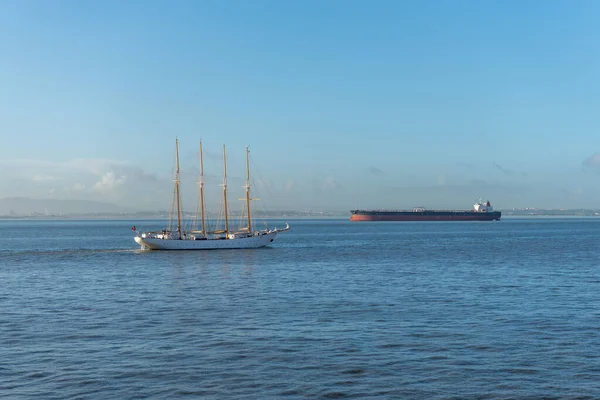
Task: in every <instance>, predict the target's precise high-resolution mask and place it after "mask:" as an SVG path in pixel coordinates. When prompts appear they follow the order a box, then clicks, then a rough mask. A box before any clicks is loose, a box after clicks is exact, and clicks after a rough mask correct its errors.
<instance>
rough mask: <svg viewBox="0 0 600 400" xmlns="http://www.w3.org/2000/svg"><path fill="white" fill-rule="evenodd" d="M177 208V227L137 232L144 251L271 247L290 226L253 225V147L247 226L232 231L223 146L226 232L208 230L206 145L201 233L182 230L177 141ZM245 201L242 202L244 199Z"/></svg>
mask: <svg viewBox="0 0 600 400" xmlns="http://www.w3.org/2000/svg"><path fill="white" fill-rule="evenodd" d="M175 160H176V161H175V163H176V170H175V190H174V192H175V193H174V195H175V201H174V203H175V205H176V213H177V228H176V229H172V230H170V229H164V230H161V231H156V232H137V234H136V236H135V238H134V240H135V241H136V243H138V244H139V245H141V246H142V249H143V250H212V249H255V248H259V247H265V246H267V245H269V244H270V243H271V242H273V240H275V237H276V236H277V234H279V233H281V232H284V231H287V230H289V229H290V226H289V225H288V224H287V223H286V224H285V228H282V229H277V228H274V229H268V228H266V229H262V230H256V229H254V228H253V226H252V218H251V210H250V202H251V201H252V200H256V199H252V198H251V196H250V162H249V148H248V146H246V185H245V186H244V188H245V189H246V196H245V199H244V200H245V201H246V213H247V219H246V226H244V227H242V228H240V229H237V230H235V229H231V230H230V228H229V213H228V207H227V153H226V151H225V145H223V184H222V185H221V186H222V187H223V207H224V219H225V226H224V229H220V230H213V231H209V230H207V221H206V216H205V203H204V163H203V160H202V142H200V180H199V182H198V184H199V187H200V193H199V207H198V208H199V209H200V210H199V211H200V215H201V219H200V221H201V225H200V229H199V230H188V231H185V230H183V229H182V218H181V213H182V211H181V201H180V170H179V142H178V140H177V139H175ZM240 200H241V199H240Z"/></svg>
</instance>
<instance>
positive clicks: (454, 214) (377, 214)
mask: <svg viewBox="0 0 600 400" xmlns="http://www.w3.org/2000/svg"><path fill="white" fill-rule="evenodd" d="M350 212H351V213H352V216H351V217H350V221H499V220H500V217H501V216H502V213H501V212H500V211H494V208H493V207H492V205H491V204H490V202H489V201H486V202H483V201H481V200H479V201H478V202H477V203H475V205H474V206H473V209H472V210H427V209H425V208H424V207H416V208H413V209H412V210H350Z"/></svg>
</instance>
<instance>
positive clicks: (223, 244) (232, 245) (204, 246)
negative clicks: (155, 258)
mask: <svg viewBox="0 0 600 400" xmlns="http://www.w3.org/2000/svg"><path fill="white" fill-rule="evenodd" d="M277 233H279V232H277V231H275V232H269V233H265V234H262V235H259V236H258V235H257V236H249V237H238V238H235V239H205V240H192V239H183V240H178V239H158V238H143V237H140V236H136V237H135V238H134V239H135V241H136V243H137V244H139V245H141V246H142V249H144V250H218V249H257V248H260V247H265V246H267V245H269V244H270V243H271V242H272V241H273V240H275V237H276V236H277Z"/></svg>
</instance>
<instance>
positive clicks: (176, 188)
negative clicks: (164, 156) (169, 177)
mask: <svg viewBox="0 0 600 400" xmlns="http://www.w3.org/2000/svg"><path fill="white" fill-rule="evenodd" d="M175 160H176V171H175V198H176V199H177V232H178V233H179V237H178V239H181V201H180V200H179V142H178V141H177V138H175Z"/></svg>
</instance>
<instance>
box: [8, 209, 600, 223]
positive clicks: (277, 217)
mask: <svg viewBox="0 0 600 400" xmlns="http://www.w3.org/2000/svg"><path fill="white" fill-rule="evenodd" d="M502 214H503V215H502V219H538V218H539V219H542V218H565V219H566V218H590V219H593V218H599V219H600V213H594V214H592V213H589V214H581V213H576V212H574V213H572V214H567V213H564V214H553V213H537V214H525V213H524V214H508V213H505V212H504V211H502ZM238 218H242V217H240V216H236V217H233V219H238ZM185 219H186V220H191V219H195V218H194V217H186V218H185ZM208 219H209V220H215V219H218V218H214V217H210V218H208ZM253 219H255V220H261V219H262V220H285V219H288V220H310V219H321V220H326V219H341V220H346V219H350V215H349V214H347V215H342V214H336V215H305V216H303V215H269V216H258V217H254V218H253ZM0 220H10V221H12V220H14V221H18V220H28V221H43V220H52V221H58V220H71V221H74V220H123V221H131V220H145V221H152V220H155V221H166V220H169V217H167V216H145V215H22V216H21V215H18V216H15V215H13V216H10V215H0Z"/></svg>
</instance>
